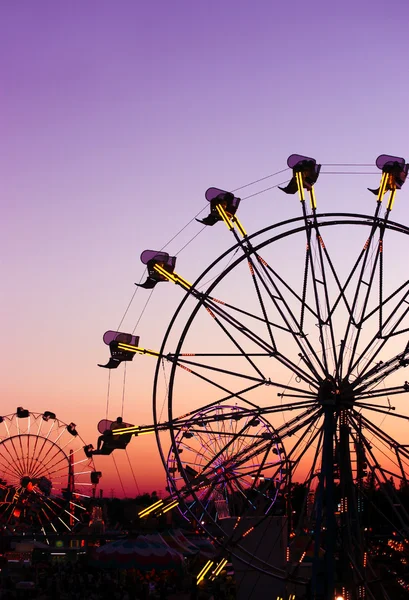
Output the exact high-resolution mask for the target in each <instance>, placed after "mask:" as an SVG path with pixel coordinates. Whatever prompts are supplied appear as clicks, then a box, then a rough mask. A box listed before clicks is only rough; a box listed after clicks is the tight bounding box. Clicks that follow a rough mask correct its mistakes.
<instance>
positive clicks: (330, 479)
mask: <svg viewBox="0 0 409 600" xmlns="http://www.w3.org/2000/svg"><path fill="white" fill-rule="evenodd" d="M323 431H324V440H323V448H322V466H321V475H320V485H319V488H318V498H317V502H316V507H317V518H316V525H315V537H314V559H313V576H312V590H311V592H312V596H311V598H312V599H313V600H318V599H319V598H320V599H321V598H323V599H325V600H332V598H333V597H334V593H335V543H336V535H337V531H336V520H335V506H334V504H335V503H334V435H335V418H334V411H333V407H332V405H328V406H324V426H323ZM323 517H324V518H323ZM323 525H324V526H325V548H326V550H325V557H324V565H321V561H320V544H321V539H322V537H323V536H322V531H323ZM322 566H324V571H323V570H322ZM322 592H323V595H321V594H322Z"/></svg>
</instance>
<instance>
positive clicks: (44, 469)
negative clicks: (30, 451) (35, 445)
mask: <svg viewBox="0 0 409 600" xmlns="http://www.w3.org/2000/svg"><path fill="white" fill-rule="evenodd" d="M53 450H54V454H53V455H52V456H50V457H49V459H48V460H47V461H46V460H45V458H46V456H47V455H46V456H45V457H44V458H43V460H42V462H41V463H39V464H38V466H37V470H36V473H37V474H38V473H39V471H38V469H40V472H41V473H49V475H52V474H53V473H55V472H57V471H60V470H61V469H62V468H64V467H60V469H58V470H57V471H53V470H52V469H53V468H54V467H56V466H57V465H59V464H61V463H65V464H67V463H68V457H67V456H66V455H65V454H63V456H61V451H60V450H59V449H58V448H57V449H56V448H53ZM57 459H58V460H57ZM54 460H56V461H57V462H55V463H54V462H53V461H54Z"/></svg>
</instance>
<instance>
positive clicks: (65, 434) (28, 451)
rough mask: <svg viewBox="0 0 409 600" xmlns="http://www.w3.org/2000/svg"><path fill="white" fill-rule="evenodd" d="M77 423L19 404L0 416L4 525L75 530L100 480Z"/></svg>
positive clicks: (16, 529)
mask: <svg viewBox="0 0 409 600" xmlns="http://www.w3.org/2000/svg"><path fill="white" fill-rule="evenodd" d="M83 446H84V442H83V440H82V439H81V437H80V435H79V433H78V431H77V429H76V425H75V423H69V424H68V425H67V424H66V423H64V422H63V421H61V420H59V419H57V417H56V415H55V413H53V412H51V411H45V412H44V413H32V412H29V411H28V410H27V409H24V408H22V407H19V408H18V409H17V411H16V412H15V413H13V414H9V415H7V416H4V417H0V525H2V526H3V528H4V529H6V530H8V531H9V532H17V533H20V532H24V531H38V532H39V533H43V534H44V535H46V534H49V533H57V532H59V531H72V530H73V529H74V527H75V526H76V524H78V523H80V522H81V521H82V520H83V519H84V517H85V515H86V512H87V509H86V508H85V506H84V500H86V499H88V498H90V497H91V496H92V491H93V489H95V486H96V484H97V483H98V481H99V477H100V475H101V474H100V472H98V471H95V466H94V461H93V459H92V458H89V457H85V458H84V454H83Z"/></svg>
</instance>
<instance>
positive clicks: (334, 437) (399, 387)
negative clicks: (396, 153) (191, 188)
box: [110, 155, 409, 600]
mask: <svg viewBox="0 0 409 600" xmlns="http://www.w3.org/2000/svg"><path fill="white" fill-rule="evenodd" d="M287 164H288V166H289V168H290V169H292V174H293V176H292V179H291V180H290V182H289V184H288V185H287V187H285V188H283V192H285V193H287V194H298V198H299V206H300V208H301V215H300V216H299V217H294V218H291V219H287V220H285V221H282V222H278V223H274V224H271V225H268V226H266V227H264V228H263V229H261V230H259V231H256V232H255V233H251V234H248V233H247V232H246V229H245V227H244V224H243V223H242V222H241V221H240V220H239V218H238V209H239V205H240V198H238V197H236V196H235V195H234V194H233V193H230V192H226V191H224V190H220V189H218V188H210V189H209V190H208V191H207V193H206V199H207V200H208V201H209V205H210V212H209V215H208V216H207V217H205V219H203V220H202V223H203V224H204V225H206V226H208V227H212V226H214V225H216V224H218V226H219V224H220V226H226V228H227V231H228V233H229V234H230V235H232V236H233V241H234V245H233V246H232V247H231V248H230V249H228V250H226V251H225V252H224V253H223V254H222V255H221V256H220V257H219V258H217V259H216V260H215V261H213V262H212V263H211V264H210V265H209V266H208V267H207V268H206V269H205V270H204V271H203V272H202V273H201V274H200V275H199V276H198V277H197V278H196V279H195V280H194V282H193V283H190V282H189V281H188V280H187V279H186V278H185V277H184V275H181V274H180V271H179V268H178V269H176V260H177V257H175V256H170V255H169V254H167V253H166V252H164V251H160V252H156V251H152V250H149V251H145V252H143V253H142V256H141V259H142V262H144V263H145V264H146V265H147V269H148V277H147V279H146V281H145V283H144V284H142V286H141V287H145V288H147V289H152V288H154V287H155V286H156V285H157V284H162V283H164V282H172V283H174V284H176V285H177V286H178V287H180V288H181V290H182V294H183V295H182V299H181V302H180V305H179V307H178V308H177V310H176V312H175V313H174V315H173V317H172V318H171V319H170V323H169V326H168V328H167V331H166V333H165V335H164V338H163V342H162V345H161V347H160V348H159V349H158V350H157V351H152V350H147V349H146V348H143V347H141V346H139V338H138V339H137V341H136V343H132V342H131V343H124V342H121V340H120V339H119V337H118V340H116V339H115V337H114V338H112V340H111V341H110V349H111V356H112V357H114V358H115V361H116V364H115V366H118V364H120V362H121V361H122V360H131V359H132V358H133V356H134V355H135V354H137V353H139V354H148V355H151V356H156V357H157V359H158V361H157V368H156V373H155V380H154V391H153V410H154V424H153V426H151V428H150V431H151V432H153V433H155V435H156V438H157V442H158V447H159V452H160V455H161V458H162V462H163V465H164V467H165V469H166V472H167V476H168V481H169V485H170V489H172V490H173V493H174V494H175V496H176V498H177V499H178V502H179V503H180V504H184V506H185V507H186V510H185V514H188V513H189V514H190V515H191V516H192V517H193V518H195V519H197V520H200V523H201V524H202V525H203V527H204V528H205V529H206V530H207V532H208V533H209V535H211V536H212V537H213V538H214V539H217V540H218V541H219V542H220V540H221V539H224V548H225V550H226V551H227V552H231V553H233V554H234V555H235V556H237V557H239V558H240V560H241V561H242V562H243V563H246V564H248V565H250V566H251V567H252V568H255V569H258V570H259V571H260V572H263V573H268V574H270V575H273V576H274V577H276V578H278V579H280V580H282V581H286V582H294V583H300V581H301V580H300V571H301V570H302V568H303V567H308V568H309V571H308V576H307V579H309V580H310V581H311V584H310V590H312V591H310V592H309V593H310V596H309V597H311V598H325V599H332V598H333V597H334V595H335V594H336V593H337V594H339V595H340V596H342V597H345V598H350V599H352V600H358V599H359V598H393V597H394V591H392V592H391V591H389V590H388V586H387V585H386V584H384V583H383V582H382V580H381V577H380V575H379V573H380V567H379V559H378V555H377V553H376V552H377V551H376V547H377V544H378V539H379V535H381V534H382V533H384V532H385V531H388V532H389V531H392V530H393V531H394V534H395V535H397V536H398V537H399V538H400V539H401V540H402V543H404V542H405V540H406V538H407V535H408V532H409V514H408V510H409V504H408V502H405V501H404V498H405V493H406V494H407V490H408V476H409V445H408V444H406V439H405V432H404V430H403V429H402V424H403V423H405V422H407V420H408V419H409V411H408V410H407V408H406V398H405V394H407V393H408V392H409V383H408V382H407V381H406V380H405V375H404V369H405V367H407V366H408V365H409V277H408V271H407V269H406V266H405V262H404V261H403V260H402V257H405V256H406V255H407V253H408V250H409V237H408V234H409V227H407V226H405V225H402V224H400V223H397V222H394V221H393V220H392V219H391V213H392V209H393V206H394V202H395V201H396V199H397V191H398V190H400V189H401V187H402V185H403V183H404V182H405V179H406V176H407V173H408V167H409V166H408V165H407V164H406V163H405V160H404V159H401V158H399V157H393V156H388V155H381V156H380V157H378V159H377V161H376V165H377V167H378V168H379V169H380V171H381V181H380V186H379V188H378V189H376V190H370V191H371V192H373V194H374V196H375V198H374V213H373V214H372V215H367V214H361V213H326V212H319V210H318V206H319V205H320V204H319V202H317V200H316V196H315V188H314V186H315V184H316V182H317V180H318V178H319V175H320V165H318V164H317V162H316V161H315V159H312V158H309V157H304V156H300V155H292V156H291V157H290V158H289V159H288V163H287ZM323 206H324V210H325V204H324V202H323ZM117 333H118V336H119V335H123V334H120V333H119V332H117ZM164 362H166V363H167V364H168V366H169V378H168V381H167V382H166V389H165V392H166V400H167V419H166V422H163V421H162V420H161V418H160V417H161V405H162V399H163V391H164V390H163V384H162V380H161V370H162V366H163V363H164ZM232 402H234V406H236V405H237V406H239V407H240V408H239V409H238V410H239V411H240V410H243V411H244V413H243V414H248V415H249V416H248V418H247V421H246V424H247V425H246V426H244V427H243V428H242V429H234V432H235V433H236V434H237V432H239V433H240V435H243V436H244V435H246V433H247V430H248V424H249V423H251V422H252V420H253V419H256V421H259V422H261V420H265V421H263V422H265V423H266V430H267V431H272V432H273V434H272V435H271V436H270V439H269V444H268V449H269V451H270V450H271V449H274V447H275V448H276V449H277V445H276V444H277V443H279V444H280V446H279V447H280V448H281V447H282V448H283V450H282V452H281V450H280V454H279V455H280V457H282V458H280V460H279V461H278V462H279V463H280V461H281V463H280V464H281V467H282V469H284V468H285V470H281V474H285V475H286V514H285V515H284V516H283V515H281V516H280V515H279V514H278V513H275V511H274V503H272V505H271V507H270V508H269V509H265V508H264V511H261V512H263V514H262V515H260V514H258V518H257V519H256V520H254V518H253V520H251V519H252V516H253V517H254V514H255V513H254V512H252V511H254V509H253V507H252V506H251V502H249V501H247V502H242V503H241V504H240V509H239V510H238V511H237V513H238V512H240V514H237V513H236V514H234V511H233V514H232V515H230V514H225V516H227V517H232V518H233V519H234V518H235V519H236V521H235V524H234V525H233V526H229V525H228V523H227V522H228V521H229V519H228V518H226V519H223V518H220V514H219V512H218V510H217V507H216V503H217V501H218V500H220V501H223V500H224V502H225V507H226V506H227V502H228V498H226V497H224V498H223V497H222V496H223V493H222V492H223V490H225V489H226V487H228V486H229V484H228V483H227V480H228V477H227V478H226V477H224V479H223V478H220V479H219V475H220V477H221V476H222V471H220V473H218V469H220V468H222V469H223V465H224V462H223V461H224V460H226V465H235V464H237V457H240V449H239V448H241V447H239V446H237V445H236V447H235V450H233V448H234V446H233V443H232V441H231V440H232V438H234V435H231V434H232V426H231V425H230V426H229V427H230V430H228V433H227V434H224V433H221V427H222V426H221V425H220V423H224V425H223V427H226V425H225V423H226V422H229V421H230V422H232V412H233V406H232ZM187 406H188V407H189V408H188V411H187V412H186V407H187ZM249 406H250V408H249ZM246 411H248V412H247V413H246ZM218 414H219V420H218V418H217V415H218ZM204 417H205V420H206V419H207V420H206V422H205V423H204V422H203V418H204ZM267 418H268V420H269V421H271V422H273V424H274V428H271V430H270V427H271V426H269V425H268V424H267V421H266V420H267ZM202 425H203V426H202ZM139 429H140V428H139ZM130 432H131V430H127V431H124V433H127V434H129V433H130ZM116 433H117V432H116ZM134 433H135V434H137V433H138V432H137V430H134ZM119 435H120V433H119ZM250 435H251V434H250ZM200 436H202V438H200ZM192 439H193V440H195V443H196V444H197V446H195V445H193V443H192V441H191V440H192ZM261 439H262V440H263V441H264V442H265V441H266V440H267V439H268V438H267V436H266V437H265V438H261ZM169 440H170V448H171V449H170V451H168V449H167V443H168V441H169ZM277 440H279V442H278V441H277ZM216 443H217V444H218V446H217V449H216ZM262 443H263V442H262V441H261V440H260V439H258V438H257V436H256V435H253V445H254V446H255V447H256V448H261V447H263V446H262ZM212 445H213V447H212ZM249 447H250V446H249V445H248V446H247V448H249ZM284 448H285V450H284ZM247 451H248V450H246V452H247ZM269 451H268V452H267V448H266V452H265V454H264V455H262V454H261V455H260V456H257V460H256V464H255V477H256V479H257V477H259V476H260V475H261V474H262V472H263V470H264V467H266V465H267V463H268V457H269ZM222 457H223V458H222ZM225 457H226V458H225ZM284 463H285V467H284ZM221 465H222V466H221ZM251 468H252V467H250V471H251ZM266 468H267V467H266ZM228 469H231V471H230V472H233V471H234V466H232V467H228ZM210 474H211V475H210ZM235 481H236V480H235ZM237 481H239V479H237ZM295 483H297V484H298V485H300V486H302V490H303V501H302V503H301V505H300V506H299V507H298V508H297V510H298V513H297V514H295V515H294V511H293V510H292V505H291V503H292V489H293V486H294V485H295ZM235 485H236V484H235ZM237 486H239V484H238V483H237ZM250 489H252V490H254V485H253V483H252V484H251V486H250ZM236 491H237V490H236ZM241 491H242V492H243V494H241V493H240V492H239V493H238V495H239V496H240V495H241V496H242V497H244V498H246V499H249V498H248V496H247V495H246V493H245V491H244V490H241ZM261 496H263V492H261V495H260V497H261ZM176 504H177V502H175V505H176ZM225 507H224V508H225ZM256 512H257V511H256ZM225 513H228V511H225ZM369 515H371V518H369ZM279 517H280V518H281V519H282V526H281V528H279V531H280V535H277V537H276V538H275V542H274V543H276V544H277V548H279V550H277V552H275V553H273V556H274V558H273V559H271V558H269V556H268V555H267V556H266V555H263V554H262V553H259V552H258V551H257V549H258V548H259V547H260V540H262V539H263V535H264V533H263V532H266V531H268V527H269V520H272V519H274V518H279ZM239 519H241V524H240V526H237V524H238V520H239ZM246 519H247V521H246ZM246 523H247V524H246ZM370 523H375V527H370V526H369V525H370ZM373 530H374V531H373ZM260 532H261V534H260ZM260 535H261V537H260ZM377 536H378V537H377ZM252 539H257V540H258V542H257V543H256V544H254V543H253V545H252V543H251V540H252ZM301 542H302V544H303V545H302V551H301V552H300V551H299V549H300V543H301ZM269 543H270V544H273V542H272V541H271V538H270V541H269ZM307 561H308V563H309V564H308V565H307V564H306V563H307ZM403 564H405V563H404V562H403ZM406 564H407V562H406ZM399 577H400V576H399ZM395 581H399V585H401V588H402V589H405V586H406V584H407V583H409V579H408V573H407V572H406V571H405V572H403V574H402V576H401V577H400V579H399V578H398V576H397V577H395ZM402 582H403V583H402ZM397 585H398V584H397Z"/></svg>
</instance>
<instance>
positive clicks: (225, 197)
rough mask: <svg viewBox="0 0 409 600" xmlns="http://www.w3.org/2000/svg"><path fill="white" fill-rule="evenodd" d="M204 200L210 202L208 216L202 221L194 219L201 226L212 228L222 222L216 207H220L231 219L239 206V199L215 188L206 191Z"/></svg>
mask: <svg viewBox="0 0 409 600" xmlns="http://www.w3.org/2000/svg"><path fill="white" fill-rule="evenodd" d="M205 198H206V200H207V201H208V202H210V214H209V215H207V217H205V218H204V219H196V221H197V222H198V223H203V225H210V226H212V225H215V224H216V223H218V222H219V221H222V220H223V217H222V216H221V215H220V213H219V211H218V208H217V207H219V206H220V207H221V208H223V210H224V211H225V212H226V213H227V215H228V216H229V217H233V216H234V215H235V213H236V211H237V209H238V207H239V204H240V198H237V197H236V196H235V195H234V194H232V193H231V192H226V191H225V190H220V189H219V188H215V187H211V188H209V189H208V190H207V191H206V194H205Z"/></svg>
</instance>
